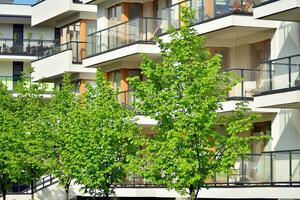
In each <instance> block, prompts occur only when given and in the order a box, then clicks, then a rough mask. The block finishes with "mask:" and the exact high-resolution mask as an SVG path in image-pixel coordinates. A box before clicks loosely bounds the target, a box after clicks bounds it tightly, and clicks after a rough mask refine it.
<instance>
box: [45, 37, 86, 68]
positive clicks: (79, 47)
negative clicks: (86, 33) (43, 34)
mask: <svg viewBox="0 0 300 200" xmlns="http://www.w3.org/2000/svg"><path fill="white" fill-rule="evenodd" d="M86 46H87V42H79V41H71V42H68V43H65V44H61V45H57V46H54V47H52V48H49V49H46V50H45V51H43V52H42V53H41V55H40V56H39V59H42V58H45V57H49V56H52V55H55V54H58V53H61V52H63V51H67V50H71V51H72V56H73V58H72V61H73V62H74V63H80V62H81V61H82V59H83V58H85V57H86Z"/></svg>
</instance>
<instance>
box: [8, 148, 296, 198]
mask: <svg viewBox="0 0 300 200" xmlns="http://www.w3.org/2000/svg"><path fill="white" fill-rule="evenodd" d="M231 171H232V173H230V174H217V175H215V176H213V177H211V178H209V179H208V180H207V181H206V186H207V187H210V188H218V187H221V188H224V187H262V186H265V187H278V186H283V187H299V186H300V149H295V150H282V151H269V152H262V153H260V154H245V155H241V156H240V158H239V159H238V160H237V162H236V163H235V164H234V166H233V168H232V170H231ZM55 183H57V179H55V177H52V176H51V175H49V176H45V177H44V178H42V179H41V180H39V181H37V182H36V183H34V188H33V190H34V191H37V190H38V189H43V188H45V187H48V186H50V185H52V184H55ZM18 186H19V187H18ZM20 186H21V187H20ZM14 187H15V188H16V189H13V188H12V189H10V190H9V193H10V194H28V193H29V192H30V191H31V188H30V187H29V186H26V185H24V184H20V185H15V186H14ZM114 187H116V188H164V186H163V185H155V184H152V183H150V182H149V181H147V180H146V179H144V178H143V177H141V176H140V175H138V174H135V175H132V176H128V177H127V178H126V180H125V182H123V183H118V184H114Z"/></svg>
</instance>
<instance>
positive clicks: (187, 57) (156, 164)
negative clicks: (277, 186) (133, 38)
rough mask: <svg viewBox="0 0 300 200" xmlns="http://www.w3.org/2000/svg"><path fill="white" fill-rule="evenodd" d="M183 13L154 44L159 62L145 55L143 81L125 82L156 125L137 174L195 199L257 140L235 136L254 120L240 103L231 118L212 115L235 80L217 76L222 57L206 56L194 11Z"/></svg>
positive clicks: (183, 9) (224, 75)
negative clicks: (178, 25) (192, 24)
mask: <svg viewBox="0 0 300 200" xmlns="http://www.w3.org/2000/svg"><path fill="white" fill-rule="evenodd" d="M182 12H183V17H182V19H181V21H182V24H183V26H182V27H181V28H180V30H178V31H177V30H175V29H171V30H170V38H171V40H170V41H169V42H164V41H162V40H161V39H157V42H158V44H159V47H160V49H161V58H162V59H161V62H156V61H154V60H152V59H150V58H149V57H147V56H144V59H143V62H142V65H141V69H142V74H143V75H144V76H145V77H146V81H140V79H139V77H135V78H132V79H130V83H131V84H132V85H133V88H134V90H135V95H136V97H137V98H139V99H140V101H139V102H138V103H137V108H138V109H139V110H141V111H142V113H144V114H145V115H148V116H150V117H151V118H153V119H155V120H157V123H158V124H157V126H156V127H155V131H156V134H155V136H154V137H153V139H150V140H148V141H147V142H146V144H145V146H146V148H145V149H144V150H142V151H141V152H140V153H141V155H143V159H142V160H141V169H142V170H140V173H141V174H142V175H143V176H144V177H145V178H146V179H147V180H148V181H150V182H153V183H156V184H159V185H165V186H166V187H167V188H169V189H175V190H176V191H178V192H180V193H182V194H186V193H188V194H189V195H190V197H191V199H194V198H195V196H197V194H198V192H199V190H200V189H201V188H202V187H205V186H206V184H205V182H206V180H207V179H208V178H209V177H211V176H212V175H214V174H215V173H218V172H221V171H227V172H228V171H230V169H231V167H232V166H233V165H234V162H235V161H236V160H237V158H238V156H239V154H241V153H245V152H247V150H249V144H250V142H251V141H252V140H255V139H258V138H243V137H240V136H239V134H240V133H242V132H245V131H248V130H250V129H251V128H252V123H253V122H254V121H255V120H256V119H257V118H258V116H257V115H246V113H247V112H248V111H249V109H248V108H247V106H246V104H245V103H241V104H239V105H237V109H236V111H234V112H233V113H232V115H230V116H228V117H222V118H220V116H219V114H218V112H217V110H221V109H222V104H221V103H222V102H224V101H225V100H226V98H227V95H228V92H229V91H230V90H231V88H232V87H233V86H234V85H236V84H237V83H238V81H239V80H238V79H237V78H236V77H235V76H234V75H233V74H230V73H228V72H222V71H221V56H220V55H211V54H210V52H209V50H208V49H207V48H206V47H204V45H205V39H204V38H203V37H201V36H198V34H197V32H196V30H195V29H194V28H190V21H192V19H193V16H194V12H193V11H191V10H190V9H187V8H182ZM217 127H221V128H217ZM220 129H221V130H222V131H220ZM149 163H151V164H149Z"/></svg>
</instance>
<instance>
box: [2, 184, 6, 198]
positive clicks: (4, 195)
mask: <svg viewBox="0 0 300 200" xmlns="http://www.w3.org/2000/svg"><path fill="white" fill-rule="evenodd" d="M6 193H7V192H6V188H5V186H3V188H2V195H3V200H6Z"/></svg>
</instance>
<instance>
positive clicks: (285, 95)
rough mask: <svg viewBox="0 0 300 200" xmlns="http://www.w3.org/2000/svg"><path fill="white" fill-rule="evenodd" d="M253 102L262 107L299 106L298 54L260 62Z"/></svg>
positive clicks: (299, 70) (299, 66)
mask: <svg viewBox="0 0 300 200" xmlns="http://www.w3.org/2000/svg"><path fill="white" fill-rule="evenodd" d="M262 68H263V69H262V73H261V75H260V76H261V77H260V84H259V87H258V89H257V94H258V95H257V96H255V98H254V103H255V105H257V107H262V108H264V107H265V108H290V109H299V108H300V55H293V56H289V57H283V58H278V59H274V60H270V61H268V62H267V63H265V64H262Z"/></svg>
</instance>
